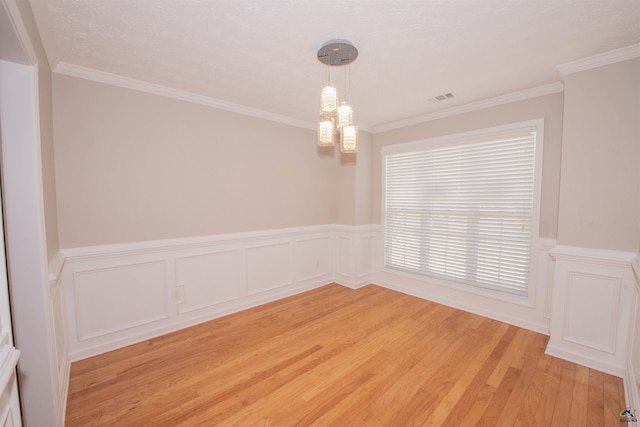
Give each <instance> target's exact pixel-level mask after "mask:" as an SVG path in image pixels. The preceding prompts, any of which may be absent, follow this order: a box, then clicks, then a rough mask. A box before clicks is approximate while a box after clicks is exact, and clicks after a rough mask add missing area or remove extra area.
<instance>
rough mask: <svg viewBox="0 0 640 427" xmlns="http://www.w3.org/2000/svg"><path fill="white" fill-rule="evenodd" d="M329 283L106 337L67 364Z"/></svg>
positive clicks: (75, 354)
mask: <svg viewBox="0 0 640 427" xmlns="http://www.w3.org/2000/svg"><path fill="white" fill-rule="evenodd" d="M330 283H332V282H331V281H328V282H315V283H314V282H311V283H306V284H303V285H300V286H297V287H295V288H293V289H285V290H281V289H279V290H276V292H270V293H263V294H257V295H253V296H252V298H248V299H245V300H242V301H240V300H235V301H232V302H231V304H225V305H224V306H222V307H220V308H218V309H216V310H215V311H210V312H207V313H204V314H201V315H199V316H194V317H190V318H189V319H185V320H182V321H178V322H175V323H172V324H170V325H164V326H161V327H157V328H154V329H152V330H147V331H142V332H135V333H133V334H130V335H127V336H126V337H124V338H107V339H105V340H102V341H101V342H100V343H97V344H92V345H90V346H86V347H83V348H81V349H77V350H71V351H70V353H69V357H70V360H71V362H76V361H78V360H82V359H86V358H88V357H92V356H95V355H98V354H102V353H106V352H108V351H112V350H116V349H118V348H122V347H126V346H128V345H131V344H135V343H138V342H141V341H144V340H148V339H151V338H155V337H158V336H161V335H165V334H168V333H171V332H175V331H178V330H180V329H184V328H188V327H190V326H195V325H198V324H200V323H204V322H207V321H209V320H213V319H217V318H220V317H223V316H226V315H229V314H233V313H237V312H239V311H243V310H248V309H250V308H253V307H258V306H260V305H263V304H267V303H269V302H273V301H277V300H279V299H282V298H286V297H290V296H293V295H296V294H299V293H302V292H306V291H309V290H312V289H315V288H318V287H320V286H324V285H328V284H330Z"/></svg>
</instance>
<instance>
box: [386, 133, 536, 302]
mask: <svg viewBox="0 0 640 427" xmlns="http://www.w3.org/2000/svg"><path fill="white" fill-rule="evenodd" d="M541 131H542V121H537V122H531V123H527V124H526V125H525V124H517V125H513V126H509V127H502V128H494V129H491V130H487V131H483V132H481V133H474V134H465V135H458V136H454V137H449V138H443V139H437V140H428V141H421V142H417V143H409V144H402V145H398V146H388V147H385V148H384V149H383V165H384V178H383V179H384V213H383V215H384V232H385V254H384V255H385V266H386V267H390V268H394V269H400V270H404V271H407V272H411V273H417V274H422V275H426V276H430V277H436V278H440V279H445V280H449V281H454V282H457V283H463V284H466V285H472V286H476V287H481V288H486V289H491V290H496V291H500V292H504V293H508V294H512V295H519V296H523V297H526V296H527V295H528V283H529V270H530V264H531V247H532V241H533V239H534V238H535V237H537V231H538V206H539V193H540V191H539V186H540V185H539V181H540V179H539V175H540V170H541V158H540V157H541V153H542V150H541V142H539V141H536V139H537V136H538V137H539V136H540V134H541ZM537 143H538V144H539V145H540V146H539V147H536V144H537Z"/></svg>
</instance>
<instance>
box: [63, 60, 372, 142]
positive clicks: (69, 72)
mask: <svg viewBox="0 0 640 427" xmlns="http://www.w3.org/2000/svg"><path fill="white" fill-rule="evenodd" d="M53 72H54V73H58V74H62V75H66V76H71V77H77V78H80V79H85V80H91V81H94V82H98V83H104V84H108V85H112V86H119V87H123V88H126V89H132V90H136V91H139V92H146V93H150V94H153V95H159V96H164V97H167V98H173V99H177V100H180V101H185V102H190V103H193V104H198V105H204V106H207V107H213V108H217V109H220V110H225V111H230V112H232V113H238V114H244V115H246V116H251V117H256V118H259V119H264V120H269V121H272V122H277V123H283V124H285V125H289V126H295V127H300V128H304V129H311V130H316V128H317V124H316V123H315V122H307V121H304V120H299V119H294V118H291V117H287V116H283V115H280V114H275V113H270V112H268V111H263V110H259V109H257V108H251V107H247V106H244V105H240V104H235V103H233V102H229V101H223V100H221V99H216V98H212V97H209V96H204V95H199V94H196V93H193V92H187V91H184V90H180V89H174V88H171V87H167V86H162V85H159V84H155V83H149V82H146V81H143V80H138V79H132V78H130V77H125V76H121V75H118V74H113V73H107V72H105V71H100V70H95V69H93V68H87V67H82V66H80V65H74V64H69V63H66V62H58V64H57V65H56V66H55V68H54V69H53ZM361 127H362V126H361ZM363 130H366V129H363Z"/></svg>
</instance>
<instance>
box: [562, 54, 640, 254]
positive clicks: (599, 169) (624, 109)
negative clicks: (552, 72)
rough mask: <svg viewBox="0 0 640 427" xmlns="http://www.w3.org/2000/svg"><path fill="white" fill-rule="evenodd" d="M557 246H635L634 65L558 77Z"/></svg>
mask: <svg viewBox="0 0 640 427" xmlns="http://www.w3.org/2000/svg"><path fill="white" fill-rule="evenodd" d="M558 243H560V244H563V245H571V246H579V247H586V248H598V249H615V250H625V251H632V252H636V251H638V249H639V247H638V246H639V244H640V59H634V60H629V61H624V62H620V63H617V64H613V65H608V66H604V67H599V68H595V69H592V70H588V71H583V72H579V73H575V74H570V75H568V76H566V77H565V113H564V128H563V148H562V177H561V186H560V214H559V227H558Z"/></svg>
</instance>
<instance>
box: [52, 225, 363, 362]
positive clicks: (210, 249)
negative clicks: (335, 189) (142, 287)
mask: <svg viewBox="0 0 640 427" xmlns="http://www.w3.org/2000/svg"><path fill="white" fill-rule="evenodd" d="M366 229H367V227H366V226H364V227H350V226H338V225H333V224H326V225H318V226H308V227H296V228H288V229H277V230H261V231H254V232H244V233H231V234H224V235H212V236H202V237H189V238H184V239H168V240H163V241H152V242H134V243H128V244H123V245H108V246H96V247H86V248H78V249H73V250H64V251H63V253H64V254H65V255H66V260H65V263H64V267H63V274H62V281H63V289H64V292H65V301H66V302H67V307H68V309H69V312H68V315H67V317H66V319H67V321H68V323H69V331H70V338H69V339H70V350H69V354H70V358H71V359H72V360H79V359H81V358H85V357H90V356H93V355H96V354H100V353H102V352H105V351H110V350H114V349H117V348H120V347H123V346H126V345H130V344H134V343H136V342H139V341H141V340H145V339H149V338H153V337H156V336H159V335H162V334H165V333H169V332H172V331H175V330H178V329H181V328H184V327H188V326H192V325H195V324H198V323H202V322H205V321H208V320H211V319H215V318H217V317H220V316H224V315H226V314H230V313H234V312H237V311H239V310H245V309H247V308H251V307H254V306H257V305H260V304H264V303H266V302H270V301H274V300H277V299H280V298H284V297H287V296H290V295H294V294H296V293H298V292H303V291H306V290H310V289H313V288H316V287H319V286H324V285H327V284H329V283H332V282H334V278H335V270H334V266H335V264H334V262H333V260H332V257H333V255H332V254H333V252H332V247H333V245H334V242H335V236H336V235H337V234H342V235H344V236H349V238H352V239H354V241H355V239H357V238H358V236H365V237H366V236H368V234H367V232H366V231H363V230H366ZM337 230H340V231H337ZM315 240H326V246H325V245H323V244H321V245H319V246H312V248H313V249H311V251H310V252H308V251H304V252H302V251H300V252H299V251H296V250H295V248H296V245H297V244H299V243H302V244H304V242H308V241H315ZM274 246H275V247H277V248H278V249H279V250H276V251H275V252H274V251H270V250H269V248H270V247H274ZM356 249H357V248H356V247H355V245H351V246H350V248H349V254H347V256H349V258H350V259H355V257H356V256H357V254H356V253H355V250H356ZM252 251H255V252H252ZM225 252H237V253H238V259H239V260H240V261H239V263H237V264H235V263H233V264H229V265H224V266H223V267H222V268H224V269H225V270H224V271H220V274H222V275H223V276H225V275H226V276H227V277H236V278H237V280H233V282H232V283H229V284H228V285H227V286H228V288H227V292H226V293H225V296H224V297H222V298H220V299H219V300H216V301H213V302H211V301H209V302H211V303H210V304H203V305H202V306H198V307H189V309H188V310H181V308H180V304H181V302H180V301H178V300H177V297H176V296H175V292H176V289H178V288H179V287H180V286H189V284H188V283H185V282H183V281H182V280H183V279H182V278H180V277H178V276H177V272H176V263H177V262H179V261H180V260H182V259H185V258H190V257H194V256H196V257H197V256H202V255H208V254H218V253H225ZM365 253H366V252H365ZM248 254H253V255H252V256H255V257H257V258H253V260H255V261H257V263H254V262H252V259H251V258H248ZM316 258H317V259H318V260H320V261H316ZM296 260H299V261H301V262H302V263H307V265H309V263H311V264H310V265H313V266H314V267H315V270H314V269H313V268H311V269H306V270H304V274H302V275H297V270H296V266H297V265H298V264H297V263H296ZM158 262H161V263H164V264H165V269H164V271H165V280H166V286H165V288H164V291H163V292H165V294H166V296H165V299H166V303H167V304H168V310H167V316H166V317H165V318H158V319H155V318H153V319H145V320H148V321H145V322H142V323H139V324H124V322H123V324H121V325H120V324H118V325H116V326H117V327H114V328H113V329H112V330H111V329H110V330H102V329H100V330H98V332H97V334H94V335H91V336H89V335H87V334H84V335H82V334H79V331H81V330H82V327H83V325H80V323H79V319H78V316H77V313H79V312H80V311H81V307H80V306H79V305H78V304H82V301H79V300H78V298H76V297H75V293H74V292H75V287H76V278H77V277H78V274H82V273H86V272H91V271H96V270H97V271H102V270H109V269H116V270H119V271H122V272H123V274H125V275H126V274H129V273H127V271H126V268H127V266H130V265H132V264H145V263H158ZM316 262H317V264H316ZM270 265H273V266H274V267H275V268H276V271H275V275H273V276H271V279H268V280H267V281H266V282H264V283H262V282H261V283H260V284H259V286H257V287H256V288H255V289H252V290H251V291H250V290H249V285H250V278H251V273H253V275H254V277H259V278H260V277H261V276H259V274H261V273H260V271H261V269H263V268H267V269H268V268H269V266H270ZM367 265H369V264H367ZM252 268H253V269H254V270H251V269H252ZM190 271H192V272H193V271H194V270H190ZM195 271H197V270H195ZM135 273H136V272H131V274H135ZM196 274H198V276H197V278H196V279H194V283H201V284H200V285H199V286H208V285H207V283H213V281H211V282H210V280H213V279H215V277H216V275H217V274H213V273H207V272H203V273H196ZM200 274H201V275H200ZM256 275H258V276H256ZM127 277H128V276H127ZM85 279H86V280H94V278H92V277H85ZM96 279H97V278H96ZM179 279H180V281H179ZM280 279H282V280H280ZM348 279H352V277H351V276H349V277H348ZM97 280H99V279H97ZM136 280H150V281H151V282H148V283H156V282H157V281H158V280H159V279H158V277H156V276H154V275H151V274H149V275H146V274H145V275H144V276H142V277H137V278H136ZM269 280H272V281H273V283H271V281H269ZM197 281H199V282H197ZM91 283H95V284H97V283H99V282H91ZM368 283H369V282H368ZM263 285H264V286H263ZM100 289H103V288H100ZM112 292H113V290H112ZM118 292H120V294H121V295H118V301H122V303H123V304H126V303H127V301H128V296H127V290H126V289H121V290H119V291H118ZM227 296H229V298H227ZM154 307H156V308H158V310H159V307H160V305H159V303H158V302H156V303H154ZM105 310H106V311H109V310H111V308H106V309H105ZM102 315H104V313H96V317H95V318H92V317H91V316H89V317H88V318H87V319H86V320H87V321H88V322H94V323H93V324H94V325H99V324H100V323H99V319H100V316H102ZM89 325H91V324H89ZM93 327H94V326H87V325H86V324H85V325H84V328H85V329H86V328H89V329H90V328H93ZM89 329H86V330H89ZM91 330H92V331H93V329H91ZM81 335H82V336H81Z"/></svg>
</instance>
